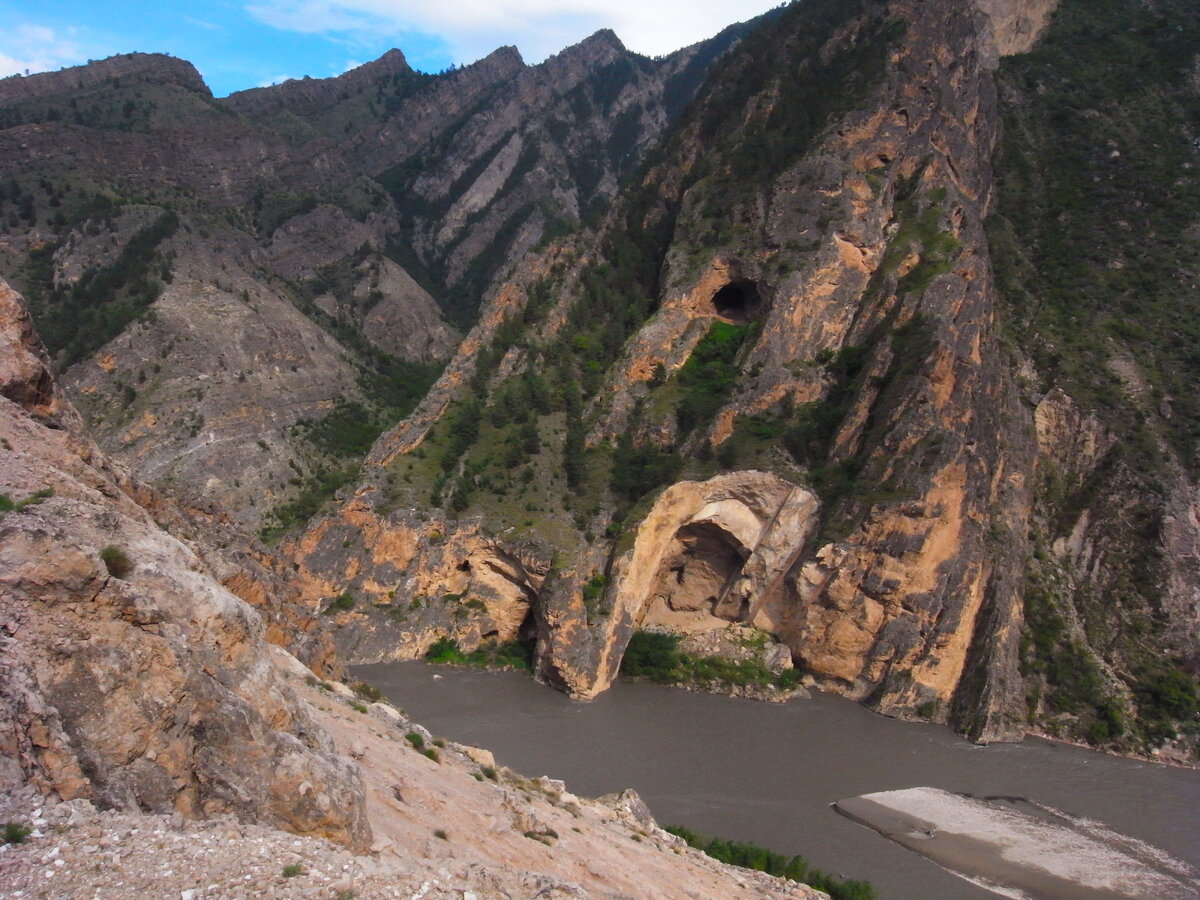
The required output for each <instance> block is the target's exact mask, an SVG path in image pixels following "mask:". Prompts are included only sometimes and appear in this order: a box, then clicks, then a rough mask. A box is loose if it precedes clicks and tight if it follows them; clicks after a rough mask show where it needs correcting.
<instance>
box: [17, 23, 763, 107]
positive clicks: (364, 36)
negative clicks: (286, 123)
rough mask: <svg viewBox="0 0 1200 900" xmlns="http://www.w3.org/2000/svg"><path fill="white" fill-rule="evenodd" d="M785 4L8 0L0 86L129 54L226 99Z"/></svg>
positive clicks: (663, 34)
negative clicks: (181, 73) (163, 57)
mask: <svg viewBox="0 0 1200 900" xmlns="http://www.w3.org/2000/svg"><path fill="white" fill-rule="evenodd" d="M778 5H779V2H778V0H657V2H648V0H632V2H631V0H208V2H200V0H165V2H164V0H158V2H142V0H94V2H85V0H22V2H10V0H0V21H3V22H4V23H5V26H4V28H3V30H0V76H5V75H11V74H16V73H23V72H24V71H25V70H26V69H28V70H29V71H30V72H44V71H52V70H54V69H59V68H62V67H63V66H70V65H78V64H80V63H83V62H86V61H87V60H88V59H101V58H103V57H106V56H112V55H113V54H115V53H129V52H132V51H143V52H159V53H170V54H171V55H173V56H178V57H181V58H183V59H186V60H189V61H191V62H193V63H195V65H196V67H197V68H198V69H199V70H200V72H201V74H202V75H203V76H204V79H205V81H207V82H208V85H209V87H211V88H212V91H213V93H214V94H216V95H217V96H224V95H226V94H228V93H230V92H232V91H237V90H243V89H245V88H251V87H258V86H260V85H265V84H272V83H275V82H279V81H284V80H286V79H288V78H299V77H301V76H304V75H310V76H312V77H313V78H325V77H328V76H330V75H338V74H340V73H342V72H344V71H346V69H349V68H353V67H354V66H356V65H360V64H362V63H364V62H367V61H368V60H371V59H375V58H377V57H379V56H380V55H382V54H383V53H384V52H385V51H387V50H389V49H390V48H392V47H399V48H400V49H401V50H402V51H404V55H405V56H406V57H407V58H408V61H409V64H410V65H412V66H413V67H414V68H417V69H421V70H422V71H427V72H429V71H438V70H441V69H444V68H446V67H447V66H449V65H451V64H455V65H464V64H466V63H470V62H473V61H475V60H476V59H479V58H480V57H482V56H485V55H487V54H488V53H490V52H491V51H492V50H494V49H495V48H496V47H499V46H501V45H503V44H515V45H516V46H517V47H518V49H520V51H521V55H522V56H523V57H524V58H525V61H526V62H529V63H535V62H540V61H541V60H543V59H545V58H546V56H548V55H550V54H552V53H555V52H557V51H558V50H561V49H562V48H564V47H566V46H569V45H570V44H573V43H575V42H577V41H579V40H581V39H582V38H584V37H586V36H587V35H589V34H591V33H592V32H594V31H596V30H597V29H599V28H606V27H607V28H612V29H613V30H614V31H616V32H617V34H618V35H619V36H620V37H621V39H622V40H623V41H624V42H625V44H626V46H628V47H629V48H630V49H631V50H636V51H638V52H640V53H646V54H649V55H657V54H661V53H669V52H671V51H672V50H676V49H678V48H680V47H684V46H686V45H688V44H691V43H694V42H696V41H698V40H703V39H704V38H706V37H710V36H711V35H713V34H716V33H717V32H718V31H720V30H721V29H722V28H723V27H725V26H726V25H729V24H731V23H733V22H737V21H743V20H745V19H748V18H751V17H753V16H756V15H758V14H759V13H761V12H765V11H766V10H768V9H770V8H771V7H773V6H778Z"/></svg>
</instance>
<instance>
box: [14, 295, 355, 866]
mask: <svg viewBox="0 0 1200 900" xmlns="http://www.w3.org/2000/svg"><path fill="white" fill-rule="evenodd" d="M0 335H2V337H0V340H2V341H3V344H4V346H5V351H6V352H5V355H4V367H3V372H2V373H0V378H2V380H3V386H2V388H0V393H2V394H3V397H2V399H0V437H2V441H0V444H2V449H0V488H3V491H4V495H5V501H6V502H5V506H6V507H8V508H7V510H6V511H5V512H3V513H0V561H2V562H0V594H2V596H3V598H4V602H3V608H2V610H0V618H2V619H3V621H2V623H0V642H2V643H3V647H2V652H0V744H2V745H3V749H4V754H3V755H4V759H5V763H4V766H3V770H2V772H3V778H4V784H3V787H4V788H5V789H9V788H12V787H13V786H14V785H15V784H20V783H22V782H26V781H28V782H31V783H32V784H34V785H35V786H36V787H37V788H38V790H40V791H41V792H42V793H43V794H45V795H47V796H50V797H55V798H58V799H62V800H73V799H80V798H83V799H89V800H92V801H93V802H95V803H97V804H100V805H102V806H108V807H118V808H123V809H144V810H152V811H156V812H178V813H181V814H183V815H185V816H189V817H192V816H201V817H207V816H213V815H217V814H220V813H231V814H233V815H235V816H238V817H240V818H244V819H247V820H250V821H260V822H265V823H269V824H272V825H274V826H277V827H282V828H286V829H288V830H291V831H295V832H297V833H301V834H313V835H323V836H326V837H329V838H332V839H334V840H336V841H339V842H341V843H344V844H346V845H348V846H351V847H354V848H363V847H365V846H367V845H369V844H370V828H369V826H368V823H367V820H366V817H365V814H364V809H363V795H362V788H361V785H360V783H359V781H358V778H357V775H356V773H355V771H354V769H353V767H352V766H351V765H350V764H349V763H348V762H347V761H346V760H343V759H341V758H340V757H338V756H337V755H335V753H334V752H333V746H332V744H331V742H330V741H329V739H328V738H327V737H326V736H325V735H324V734H323V733H322V732H321V731H320V729H319V728H317V727H316V725H315V724H314V723H313V721H312V719H311V717H310V716H309V715H308V713H307V712H306V711H305V709H304V708H303V707H302V706H301V705H300V704H299V703H298V702H297V700H296V698H295V696H294V694H293V692H292V690H291V689H290V688H288V687H287V686H286V685H285V684H283V682H282V681H281V679H280V677H279V676H278V675H277V674H276V672H275V670H274V668H273V667H272V665H271V663H270V659H269V655H268V653H267V644H266V641H265V637H264V625H263V619H262V617H261V616H260V615H259V614H258V613H256V612H255V611H254V610H253V609H252V608H251V607H250V606H248V605H247V604H245V603H244V602H242V601H241V600H239V599H237V598H236V597H235V596H234V595H233V594H231V593H230V592H229V591H228V590H226V589H225V588H224V587H222V586H221V584H220V583H218V581H217V580H216V578H215V577H214V575H213V573H212V572H211V571H210V570H209V567H208V566H207V565H206V563H205V561H204V560H203V559H202V558H201V557H199V556H197V554H196V553H195V552H194V551H193V550H192V549H191V548H190V547H189V546H187V545H186V544H184V543H182V542H181V541H180V540H179V539H177V538H176V537H173V536H171V535H170V534H168V533H166V532H165V531H163V530H162V529H161V528H160V527H159V526H158V525H157V524H156V522H155V521H154V519H153V517H152V516H151V514H150V513H149V512H148V511H147V510H146V509H144V508H143V507H142V506H140V505H139V504H138V502H137V500H136V486H134V485H132V484H131V483H130V482H129V481H128V480H127V479H126V478H124V477H123V476H122V475H121V474H120V472H119V471H118V470H117V469H115V468H114V467H113V465H112V464H111V463H110V462H109V461H108V460H107V459H106V458H105V457H104V456H103V454H102V453H101V452H100V451H99V450H98V448H97V447H96V446H95V445H94V444H93V443H92V442H91V440H90V439H89V438H87V436H86V435H85V434H84V433H83V432H82V431H81V430H80V428H79V422H78V418H77V416H76V415H75V413H74V411H73V409H72V408H71V406H70V405H69V404H68V403H67V402H66V401H65V400H63V399H62V397H61V395H60V394H59V393H58V391H57V389H56V388H55V387H54V384H53V380H52V378H51V376H50V371H49V361H48V359H47V357H46V355H45V353H44V351H42V350H41V348H40V346H39V345H38V344H37V343H36V341H35V339H34V337H33V333H32V331H31V329H30V326H29V319H28V316H27V314H26V313H25V311H24V309H23V306H22V304H21V302H20V299H19V297H18V296H17V295H16V294H15V293H13V292H12V291H11V289H10V288H9V287H8V286H7V285H4V284H2V283H0Z"/></svg>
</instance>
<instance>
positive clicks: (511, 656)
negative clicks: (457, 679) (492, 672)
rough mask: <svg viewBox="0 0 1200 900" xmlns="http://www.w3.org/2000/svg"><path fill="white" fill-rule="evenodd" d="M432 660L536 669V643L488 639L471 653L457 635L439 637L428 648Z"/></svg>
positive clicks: (501, 667)
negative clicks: (459, 644) (462, 648)
mask: <svg viewBox="0 0 1200 900" xmlns="http://www.w3.org/2000/svg"><path fill="white" fill-rule="evenodd" d="M425 659H427V660H428V661H429V662H432V663H443V664H446V665H452V666H474V667H475V668H478V669H496V668H499V669H521V670H523V671H526V672H531V671H533V643H532V642H530V643H522V642H521V641H504V642H503V643H500V642H498V641H486V642H484V643H482V644H480V645H479V646H478V647H477V648H476V649H474V650H472V651H471V652H470V653H464V652H463V651H462V650H461V649H460V648H459V646H458V641H456V640H454V638H438V639H437V640H436V641H434V642H433V644H431V645H430V647H429V649H428V650H426V651H425Z"/></svg>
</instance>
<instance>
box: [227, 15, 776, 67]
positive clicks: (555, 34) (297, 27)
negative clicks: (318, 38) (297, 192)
mask: <svg viewBox="0 0 1200 900" xmlns="http://www.w3.org/2000/svg"><path fill="white" fill-rule="evenodd" d="M776 5H778V0H654V2H649V0H451V2H445V0H443V2H432V3H431V2H429V0H252V2H251V3H249V5H248V6H247V11H248V12H249V13H250V14H251V15H253V16H254V17H255V18H257V19H259V20H260V21H262V22H264V23H266V24H268V25H271V26H273V27H275V28H280V29H284V30H287V31H299V32H303V33H306V34H330V35H334V34H336V35H338V36H340V37H342V38H353V39H356V40H358V41H360V42H362V43H364V44H366V43H368V38H371V39H373V40H370V43H376V42H377V41H378V38H379V37H380V35H381V34H385V35H388V36H389V37H397V38H402V37H403V36H404V35H405V34H409V35H422V36H425V37H436V38H439V39H441V40H442V41H444V42H445V44H446V46H447V47H448V48H449V50H450V53H451V55H452V56H453V57H454V59H455V62H457V63H460V64H461V63H469V62H473V61H474V60H476V59H478V58H480V57H481V56H484V55H486V54H488V53H490V52H491V51H492V50H494V49H496V47H498V46H500V45H502V44H516V45H517V47H518V48H520V50H521V53H522V55H523V56H524V57H525V58H526V60H528V61H530V62H537V61H540V60H542V59H545V58H546V57H547V56H548V55H550V54H551V53H556V52H557V51H559V50H561V49H563V48H564V47H566V46H568V45H570V44H573V43H576V42H578V41H579V40H581V39H582V38H584V37H586V36H587V35H589V34H591V33H592V32H594V31H596V30H597V29H600V28H612V29H613V30H614V31H615V32H616V33H617V34H618V35H619V36H620V38H621V40H622V41H624V42H625V45H626V46H627V47H629V49H631V50H634V51H636V52H638V53H644V54H647V55H651V56H655V55H659V54H663V53H670V52H671V51H673V50H677V49H679V48H680V47H685V46H687V45H688V44H693V43H695V42H696V41H700V40H703V39H704V38H707V37H711V36H712V35H714V34H716V33H717V32H718V31H720V30H721V29H722V28H724V27H725V26H726V25H730V24H732V23H733V22H735V21H739V20H745V19H748V18H752V17H753V16H756V15H758V14H759V13H762V12H765V11H766V10H768V9H770V8H772V7H773V6H776ZM399 45H400V48H401V49H404V45H403V41H402V40H401V41H400V42H399Z"/></svg>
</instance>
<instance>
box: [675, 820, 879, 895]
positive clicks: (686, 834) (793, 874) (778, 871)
mask: <svg viewBox="0 0 1200 900" xmlns="http://www.w3.org/2000/svg"><path fill="white" fill-rule="evenodd" d="M666 830H667V831H669V832H670V833H671V834H674V835H676V836H678V837H681V838H683V839H684V840H685V841H687V843H688V846H690V847H695V848H696V849H697V850H701V851H703V852H704V853H705V854H707V855H708V856H711V857H712V858H713V859H716V860H719V861H721V862H723V863H726V864H727V865H732V866H741V867H742V868H744V869H754V870H755V871H757V872H766V873H767V874H768V875H774V876H775V877H777V878H788V879H790V880H792V881H798V882H801V883H803V884H807V885H810V886H812V887H814V888H817V889H818V890H821V891H825V893H827V894H829V896H830V897H831V898H833V900H874V897H875V890H874V888H872V887H871V885H870V884H868V883H867V882H865V881H854V880H846V881H840V880H838V879H836V878H834V877H833V876H831V875H827V874H825V873H824V872H822V871H821V870H820V869H813V868H810V867H809V864H808V861H807V860H805V859H804V857H802V856H793V857H791V858H790V859H789V858H788V857H786V856H784V855H783V854H781V853H776V852H774V851H773V850H768V849H767V848H766V847H760V846H758V845H757V844H751V843H746V842H743V841H727V840H724V839H723V838H707V837H704V836H702V835H700V834H697V833H696V832H694V831H692V830H690V829H688V828H684V827H682V826H679V825H668V826H666Z"/></svg>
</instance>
